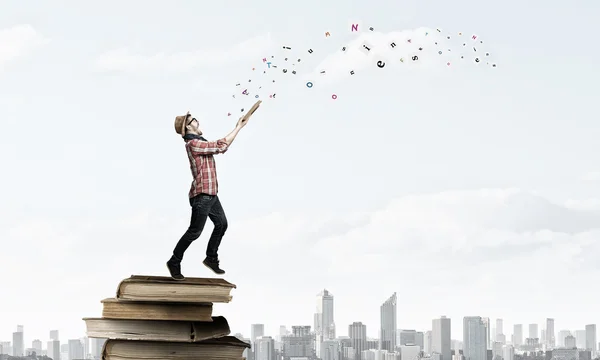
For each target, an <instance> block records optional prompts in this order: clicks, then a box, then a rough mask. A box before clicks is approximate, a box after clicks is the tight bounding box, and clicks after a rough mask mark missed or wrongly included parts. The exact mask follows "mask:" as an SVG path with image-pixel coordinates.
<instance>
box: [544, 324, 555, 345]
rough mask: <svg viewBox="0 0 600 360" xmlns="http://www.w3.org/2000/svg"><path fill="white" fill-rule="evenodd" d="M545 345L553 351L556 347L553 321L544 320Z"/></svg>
mask: <svg viewBox="0 0 600 360" xmlns="http://www.w3.org/2000/svg"><path fill="white" fill-rule="evenodd" d="M546 345H548V348H550V349H553V348H555V347H556V333H555V332H554V319H551V318H547V319H546Z"/></svg>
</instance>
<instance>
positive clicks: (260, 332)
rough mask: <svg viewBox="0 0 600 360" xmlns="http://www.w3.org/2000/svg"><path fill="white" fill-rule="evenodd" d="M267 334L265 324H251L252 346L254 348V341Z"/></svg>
mask: <svg viewBox="0 0 600 360" xmlns="http://www.w3.org/2000/svg"><path fill="white" fill-rule="evenodd" d="M264 335H265V324H252V325H250V346H251V348H252V350H254V342H255V341H256V339H257V338H259V337H261V336H264Z"/></svg>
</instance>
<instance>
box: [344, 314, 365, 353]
mask: <svg viewBox="0 0 600 360" xmlns="http://www.w3.org/2000/svg"><path fill="white" fill-rule="evenodd" d="M348 336H349V337H350V341H351V342H352V348H353V349H354V359H355V360H361V359H362V352H363V350H367V326H366V325H363V323H362V322H353V323H352V324H351V325H348Z"/></svg>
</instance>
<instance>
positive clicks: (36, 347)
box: [31, 339, 42, 356]
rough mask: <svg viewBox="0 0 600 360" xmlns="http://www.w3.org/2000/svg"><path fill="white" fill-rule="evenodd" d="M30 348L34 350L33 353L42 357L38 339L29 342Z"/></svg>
mask: <svg viewBox="0 0 600 360" xmlns="http://www.w3.org/2000/svg"><path fill="white" fill-rule="evenodd" d="M31 347H32V348H33V349H34V350H35V353H36V354H37V355H38V356H39V355H42V342H41V341H40V340H39V339H35V340H33V341H32V342H31Z"/></svg>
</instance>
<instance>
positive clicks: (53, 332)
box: [48, 330, 60, 357]
mask: <svg viewBox="0 0 600 360" xmlns="http://www.w3.org/2000/svg"><path fill="white" fill-rule="evenodd" d="M50 340H60V339H59V338H58V330H50ZM48 356H50V355H48ZM50 357H52V356H50Z"/></svg>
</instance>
